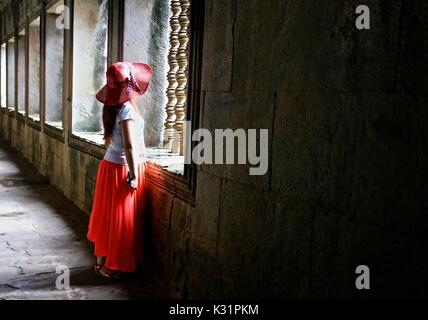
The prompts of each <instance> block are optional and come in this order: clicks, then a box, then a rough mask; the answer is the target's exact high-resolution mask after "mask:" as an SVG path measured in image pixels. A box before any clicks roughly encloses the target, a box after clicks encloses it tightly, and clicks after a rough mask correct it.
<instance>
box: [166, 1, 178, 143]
mask: <svg viewBox="0 0 428 320" xmlns="http://www.w3.org/2000/svg"><path fill="white" fill-rule="evenodd" d="M171 11H172V17H171V19H170V25H171V35H170V50H169V55H168V64H169V72H168V76H167V77H168V83H169V85H168V89H167V96H168V104H167V107H166V114H167V117H166V120H165V132H164V147H165V149H168V150H170V151H171V150H172V143H173V136H174V124H175V120H176V114H175V107H176V104H177V97H176V93H175V92H176V90H177V87H178V82H177V71H178V68H179V65H178V61H177V53H178V48H179V46H180V42H179V32H180V28H181V25H180V22H179V17H180V14H181V5H180V1H179V0H171Z"/></svg>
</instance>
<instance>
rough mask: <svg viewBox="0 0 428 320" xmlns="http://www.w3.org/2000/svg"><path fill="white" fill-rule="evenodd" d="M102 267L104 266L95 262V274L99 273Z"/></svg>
mask: <svg viewBox="0 0 428 320" xmlns="http://www.w3.org/2000/svg"><path fill="white" fill-rule="evenodd" d="M102 267H104V265H103V264H98V263H96V264H95V266H94V269H95V274H99V273H100V270H101V268H102Z"/></svg>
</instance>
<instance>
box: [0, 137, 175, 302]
mask: <svg viewBox="0 0 428 320" xmlns="http://www.w3.org/2000/svg"><path fill="white" fill-rule="evenodd" d="M88 219H89V217H88V215H87V214H85V213H83V212H81V211H80V210H79V209H78V208H76V207H75V206H74V205H73V204H72V203H71V202H70V201H69V200H67V199H66V198H64V196H63V195H62V194H61V193H59V192H58V191H57V190H55V189H54V188H53V187H52V186H50V185H49V181H48V180H47V179H46V178H44V177H42V176H40V175H38V174H37V173H36V171H35V169H34V168H33V167H31V165H29V164H28V163H27V162H26V161H25V159H23V157H21V156H20V155H19V154H18V152H16V151H14V150H13V149H12V148H11V147H9V146H8V145H7V144H6V143H5V142H2V141H1V140H0V299H1V300H9V299H12V300H15V299H35V300H39V299H40V300H46V299H49V300H52V299H54V300H57V299H61V300H62V299H84V300H85V299H109V300H110V299H167V298H168V295H167V294H165V292H167V290H166V289H165V288H164V286H163V285H162V284H161V282H160V281H157V280H155V277H154V276H153V275H149V274H148V273H147V272H143V271H141V272H139V273H137V274H135V275H131V276H128V277H126V278H124V279H122V280H120V281H116V282H111V281H107V280H104V279H99V278H98V277H96V276H95V275H94V273H93V263H94V258H93V256H92V246H91V244H89V243H88V242H87V241H86V227H87V223H88ZM60 266H66V267H68V268H69V270H70V275H71V277H70V289H69V290H58V289H57V288H56V280H57V277H58V276H59V274H57V273H56V271H57V268H58V267H60Z"/></svg>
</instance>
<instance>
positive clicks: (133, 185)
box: [128, 178, 138, 190]
mask: <svg viewBox="0 0 428 320" xmlns="http://www.w3.org/2000/svg"><path fill="white" fill-rule="evenodd" d="M128 186H129V187H130V188H131V189H132V190H137V189H138V179H137V178H134V179H132V180H131V181H130V182H129V184H128Z"/></svg>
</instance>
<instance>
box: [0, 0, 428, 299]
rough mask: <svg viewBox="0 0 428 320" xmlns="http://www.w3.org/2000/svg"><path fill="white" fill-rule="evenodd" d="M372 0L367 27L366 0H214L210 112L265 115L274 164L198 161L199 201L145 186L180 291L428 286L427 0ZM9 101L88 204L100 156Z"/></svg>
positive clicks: (221, 120) (55, 175) (160, 263)
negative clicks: (256, 170) (363, 21)
mask: <svg viewBox="0 0 428 320" xmlns="http://www.w3.org/2000/svg"><path fill="white" fill-rule="evenodd" d="M365 2H366V5H368V6H369V7H370V9H371V17H372V29H371V30H370V31H358V30H357V29H356V28H355V25H354V22H355V18H356V15H355V13H354V12H355V8H356V7H357V6H358V5H359V4H360V2H359V1H353V0H352V1H346V2H339V3H335V4H332V2H314V1H306V0H304V1H302V0H287V1H284V0H246V1H241V0H215V1H214V0H206V10H205V40H204V54H203V70H202V73H203V80H202V81H203V94H202V97H203V105H202V110H201V114H202V124H201V125H202V127H205V128H208V129H214V128H218V129H221V128H232V129H236V128H245V129H250V128H251V129H254V128H255V129H257V128H263V129H269V131H270V148H269V149H270V169H269V173H268V174H267V175H266V176H261V177H250V176H249V175H248V167H246V166H234V167H233V166H201V167H199V168H198V184H197V194H196V204H195V206H191V205H189V204H186V203H184V202H182V201H180V200H178V199H177V198H175V197H174V195H173V194H170V193H167V192H166V191H162V190H160V189H159V188H158V187H157V186H155V185H152V184H148V185H147V192H146V210H147V212H148V213H149V216H148V217H147V220H146V225H145V234H146V237H147V242H146V248H147V253H148V255H147V256H148V257H150V258H151V259H150V261H155V262H156V268H157V269H158V270H161V271H162V272H163V274H164V276H165V277H167V278H168V279H169V280H170V283H171V285H172V286H173V287H174V288H173V289H174V290H175V292H176V293H177V296H179V297H184V298H344V297H346V298H352V297H354V298H379V297H383V298H385V297H399V296H406V297H409V296H416V297H420V296H426V295H427V290H426V289H425V287H424V285H425V284H426V283H427V280H428V279H427V275H426V270H427V267H428V261H427V258H426V254H425V253H426V251H427V242H426V237H425V233H426V229H427V227H428V220H427V218H426V209H427V207H428V203H427V202H428V201H427V197H426V183H425V181H428V179H427V178H428V177H427V169H426V163H427V160H428V159H427V155H426V152H424V151H425V150H426V147H427V146H426V144H427V125H426V124H427V111H426V107H425V106H426V102H427V98H428V97H427V94H426V92H427V81H426V80H425V79H424V75H426V72H427V69H428V64H427V58H428V57H427V52H428V51H427V49H428V48H427V45H428V43H427V40H426V39H427V38H428V37H427V32H428V28H427V21H428V20H427V18H428V4H427V3H426V1H423V0H415V1H412V2H411V3H409V2H407V1H400V0H389V1H386V0H385V1H381V0H379V1H375V0H367V1H365ZM4 115H5V114H4V113H2V120H1V123H2V136H6V137H7V129H6V128H7V126H6V125H5V123H6V122H9V125H10V126H11V128H12V135H11V136H12V143H13V144H14V145H15V146H17V147H20V148H21V149H22V150H23V152H24V154H25V155H26V156H27V158H28V159H29V160H30V161H32V162H33V163H34V164H35V165H36V167H37V168H39V169H40V171H41V172H42V173H44V174H46V175H48V176H49V177H50V178H51V181H52V183H53V184H54V185H56V186H57V187H58V188H59V189H60V190H62V191H63V192H64V193H65V194H66V195H67V196H69V197H70V198H71V199H73V201H74V202H75V203H76V204H77V205H78V206H79V207H80V208H82V209H85V210H86V211H89V210H90V206H91V201H92V194H93V193H92V192H93V186H94V178H95V174H96V169H97V166H98V160H97V159H95V158H93V157H91V156H89V155H86V154H84V153H81V152H80V151H76V150H74V149H72V148H69V147H68V146H66V145H64V144H62V143H61V142H59V141H57V140H55V139H52V138H50V137H48V136H47V135H45V134H43V133H39V132H38V131H36V130H34V129H31V128H29V127H26V129H23V128H22V125H21V126H20V125H19V124H17V123H16V120H12V119H10V120H9V121H7V120H5V117H4ZM20 132H25V135H24V136H23V135H22V134H20ZM362 264H364V265H368V266H369V267H370V268H371V276H372V285H371V287H372V290H371V291H364V292H358V291H357V290H356V289H355V278H356V275H355V269H356V267H357V266H358V265H362Z"/></svg>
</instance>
